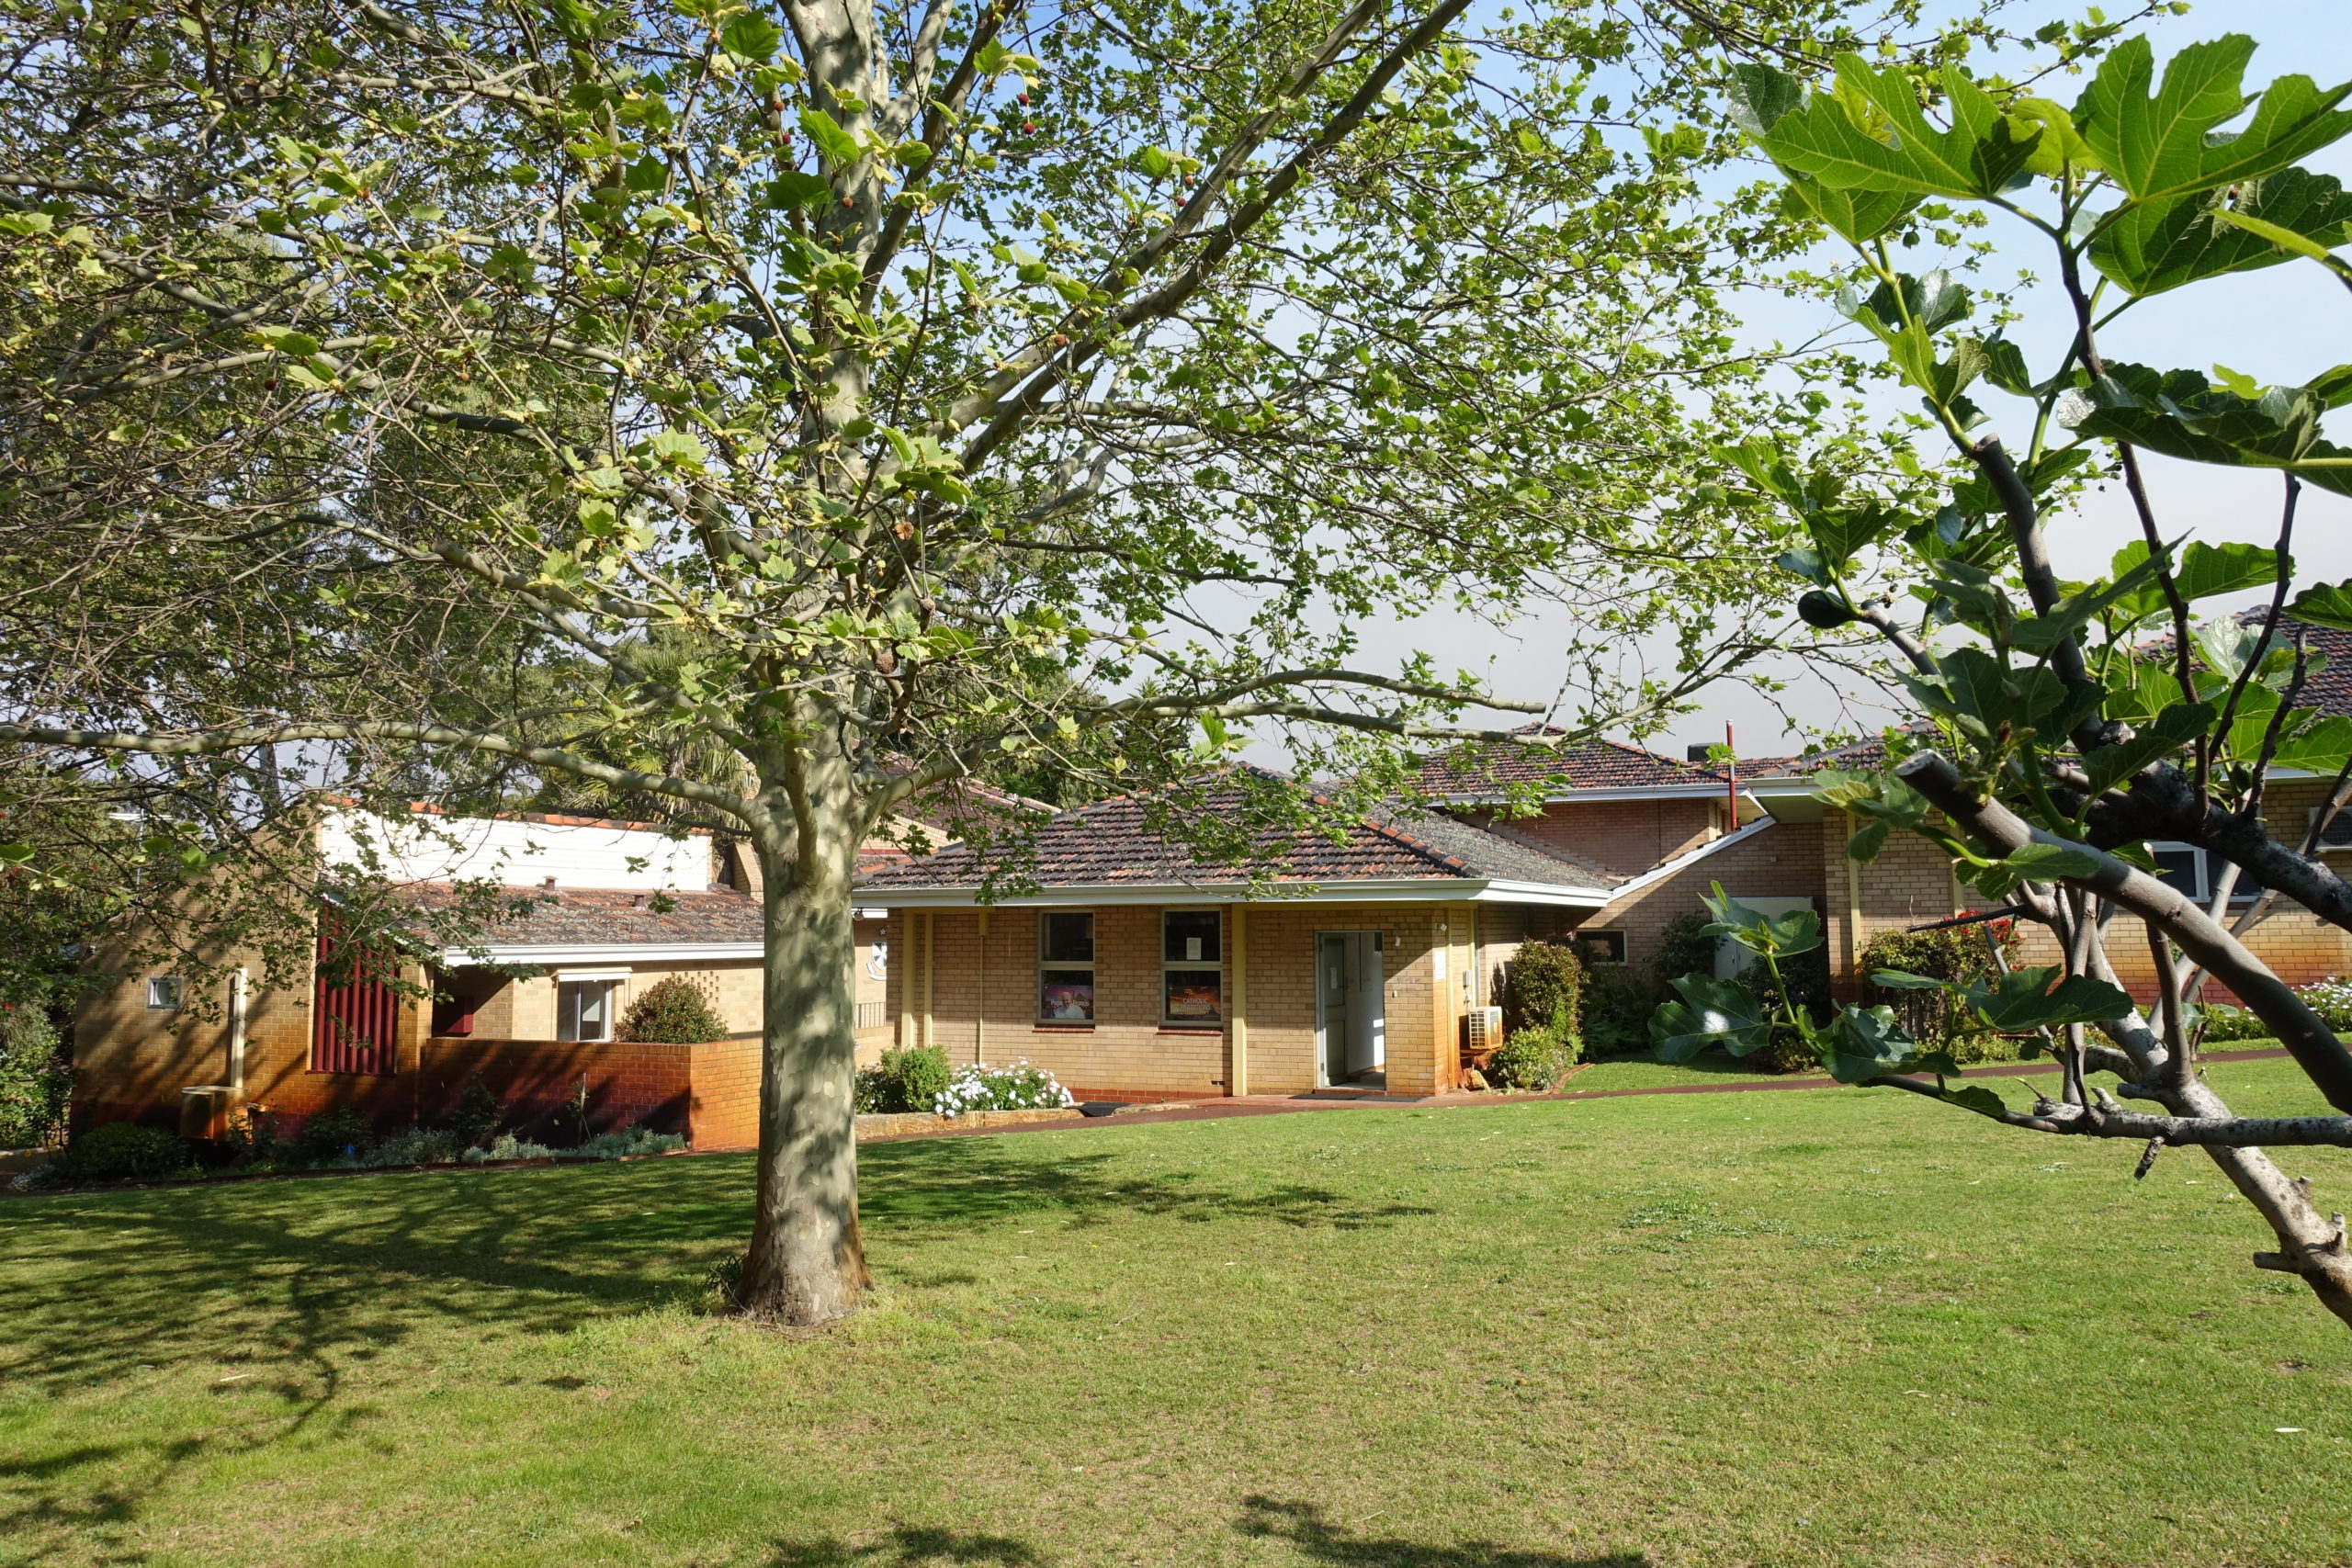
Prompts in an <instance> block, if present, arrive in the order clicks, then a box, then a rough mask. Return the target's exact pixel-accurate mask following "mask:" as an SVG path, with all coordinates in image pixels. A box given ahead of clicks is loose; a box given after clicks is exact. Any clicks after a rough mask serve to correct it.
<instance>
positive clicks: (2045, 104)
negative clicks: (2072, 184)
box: [2009, 97, 2100, 179]
mask: <svg viewBox="0 0 2352 1568" xmlns="http://www.w3.org/2000/svg"><path fill="white" fill-rule="evenodd" d="M2009 118H2011V119H2015V120H2020V121H2022V122H2024V123H2026V124H2028V125H2031V126H2034V127H2036V128H2037V129H2039V130H2041V141H2039V142H2037V143H2036V144H2035V145H2034V149H2033V152H2032V155H2031V156H2030V157H2028V158H2027V159H2026V161H2025V166H2026V170H2027V172H2028V173H2030V174H2036V175H2041V176H2042V177H2043V178H2045V179H2056V178H2057V177H2058V176H2059V175H2063V174H2064V173H2065V171H2066V170H2068V169H2070V168H2072V169H2076V170H2082V171H2096V170H2097V169H2098V167H2099V166H2100V165H2099V161H2098V153H2097V152H2093V151H2092V150H2091V144H2090V143H2089V142H2087V141H2084V140H2083V138H2082V133H2081V132H2079V131H2077V130H2075V117H2074V114H2073V112H2072V111H2071V110H2069V109H2067V108H2066V107H2064V105H2062V104H2056V103H2052V101H2051V100H2050V99H2048V98H2031V97H2027V98H2018V99H2015V100H2013V101H2012V102H2011V103H2010V104H2009Z"/></svg>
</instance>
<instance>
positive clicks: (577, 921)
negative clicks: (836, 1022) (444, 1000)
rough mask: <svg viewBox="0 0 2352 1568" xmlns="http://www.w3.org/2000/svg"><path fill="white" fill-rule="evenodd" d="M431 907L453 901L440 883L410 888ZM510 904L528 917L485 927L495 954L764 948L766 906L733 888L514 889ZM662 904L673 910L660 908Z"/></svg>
mask: <svg viewBox="0 0 2352 1568" xmlns="http://www.w3.org/2000/svg"><path fill="white" fill-rule="evenodd" d="M408 891H409V894H410V896H411V897H413V898H414V899H415V901H416V902H417V903H419V904H421V905H424V906H425V907H427V908H431V907H433V906H435V905H437V904H447V903H448V902H449V901H450V897H451V895H450V893H449V890H448V889H447V888H446V887H442V886H436V885H435V884H431V883H426V884H422V885H420V886H416V887H414V888H412V889H409V890H408ZM503 893H504V895H505V897H507V898H508V899H509V900H510V901H513V902H516V903H520V904H521V905H522V906H523V912H522V913H520V914H518V915H515V916H512V917H509V918H507V919H501V920H498V921H495V922H493V923H492V924H491V925H490V926H488V927H486V928H484V929H483V930H482V931H481V934H480V937H479V940H480V941H481V942H482V943H483V944H484V945H486V946H492V947H559V946H570V945H574V944H577V945H580V946H597V947H604V946H615V945H619V944H623V943H637V942H642V943H644V944H646V945H648V946H655V945H664V944H668V943H672V942H761V941H763V940H764V937H765V933H764V931H763V919H762V915H761V910H760V901H759V900H758V899H757V898H754V897H752V896H751V895H750V894H748V893H739V892H737V891H735V890H734V889H733V888H731V887H714V888H712V889H710V890H709V891H708V892H707V893H671V894H667V895H661V894H643V893H628V892H623V891H618V890H613V891H607V890H604V889H583V890H579V891H568V890H564V889H558V890H556V891H555V892H552V893H550V892H547V891H544V890H543V889H540V888H537V887H509V888H505V889H503ZM657 900H658V901H660V902H662V903H664V904H666V905H667V906H668V908H655V907H654V906H655V904H656V902H657Z"/></svg>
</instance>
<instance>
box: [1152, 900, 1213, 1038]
mask: <svg viewBox="0 0 2352 1568" xmlns="http://www.w3.org/2000/svg"><path fill="white" fill-rule="evenodd" d="M1223 930H1224V919H1223V916H1222V915H1221V914H1220V912H1219V911H1217V910H1216V909H1163V910H1161V911H1160V915H1159V1021H1160V1022H1162V1023H1169V1024H1176V1025H1180V1026H1181V1025H1188V1024H1189V1025H1191V1026H1193V1027H1194V1028H1216V1027H1218V1026H1221V1025H1222V1024H1223V1023H1224V1022H1225V953H1224V948H1223V944H1222V942H1221V940H1220V939H1221V937H1222V934H1223Z"/></svg>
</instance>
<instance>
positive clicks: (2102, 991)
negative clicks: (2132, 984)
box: [1962, 964, 2131, 1033]
mask: <svg viewBox="0 0 2352 1568" xmlns="http://www.w3.org/2000/svg"><path fill="white" fill-rule="evenodd" d="M2060 973H2061V970H2060V968H2059V966H2058V965H2057V964H2034V965H2030V966H2028V967H2025V968H2021V969H2012V970H2010V971H2009V972H2008V973H2007V974H2006V975H2002V976H1997V977H1996V978H1995V979H1993V980H1992V981H1990V982H1989V983H1988V982H1987V981H1985V980H1972V981H1971V982H1969V986H1968V989H1967V990H1966V991H1965V992H1964V993H1963V994H1962V999H1964V1000H1965V1001H1966V1002H1967V1004H1968V1007H1969V1010H1971V1011H1972V1012H1973V1013H1975V1014H1976V1016H1977V1017H1978V1018H1980V1019H1982V1020H1983V1021H1985V1024H1986V1026H1987V1027H1989V1028H1992V1029H1996V1030H1999V1031H2001V1032H2005V1033H2014V1032H2023V1031H2025V1030H2029V1029H2055V1028H2058V1027H2060V1026H2061V1025H2064V1024H2069V1023H2096V1022H2098V1021H2099V1020H2101V1019H2107V1018H2120V1017H2121V1016H2122V1015H2123V1014H2124V1013H2126V1012H2128V1011H2129V1010H2131V998H2130V997H2128V996H2126V995H2125V994H2124V993H2123V992H2121V991H2120V990H2118V989H2117V988H2116V987H2113V986H2110V985H2109V984H2108V983H2107V982H2106V981H2104V980H2094V979H2092V978H2091V977H2090V976H2086V975H2072V976H2067V977H2066V978H2065V979H2064V980H2059V981H2058V983H2057V984H2055V985H2052V980H2055V979H2056V978H2057V976H2058V975H2059V974H2060Z"/></svg>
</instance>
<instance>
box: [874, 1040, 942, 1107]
mask: <svg viewBox="0 0 2352 1568" xmlns="http://www.w3.org/2000/svg"><path fill="white" fill-rule="evenodd" d="M955 1076H956V1070H955V1069H954V1068H953V1067H951V1066H948V1065H947V1053H946V1052H945V1051H943V1050H941V1049H940V1048H939V1047H938V1046H936V1045H909V1046H904V1047H902V1048H900V1049H898V1050H894V1051H885V1052H883V1053H882V1059H881V1061H879V1062H877V1063H876V1064H875V1065H874V1066H870V1067H863V1068H860V1069H859V1070H858V1075H857V1106H856V1108H857V1110H858V1111H861V1112H864V1113H866V1114H874V1113H877V1112H878V1113H880V1114H883V1115H898V1114H900V1113H903V1112H906V1111H932V1110H935V1109H937V1107H938V1103H939V1097H940V1095H941V1094H942V1093H943V1092H944V1090H945V1089H946V1088H947V1085H948V1082H949V1080H950V1079H952V1078H953V1077H955Z"/></svg>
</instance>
